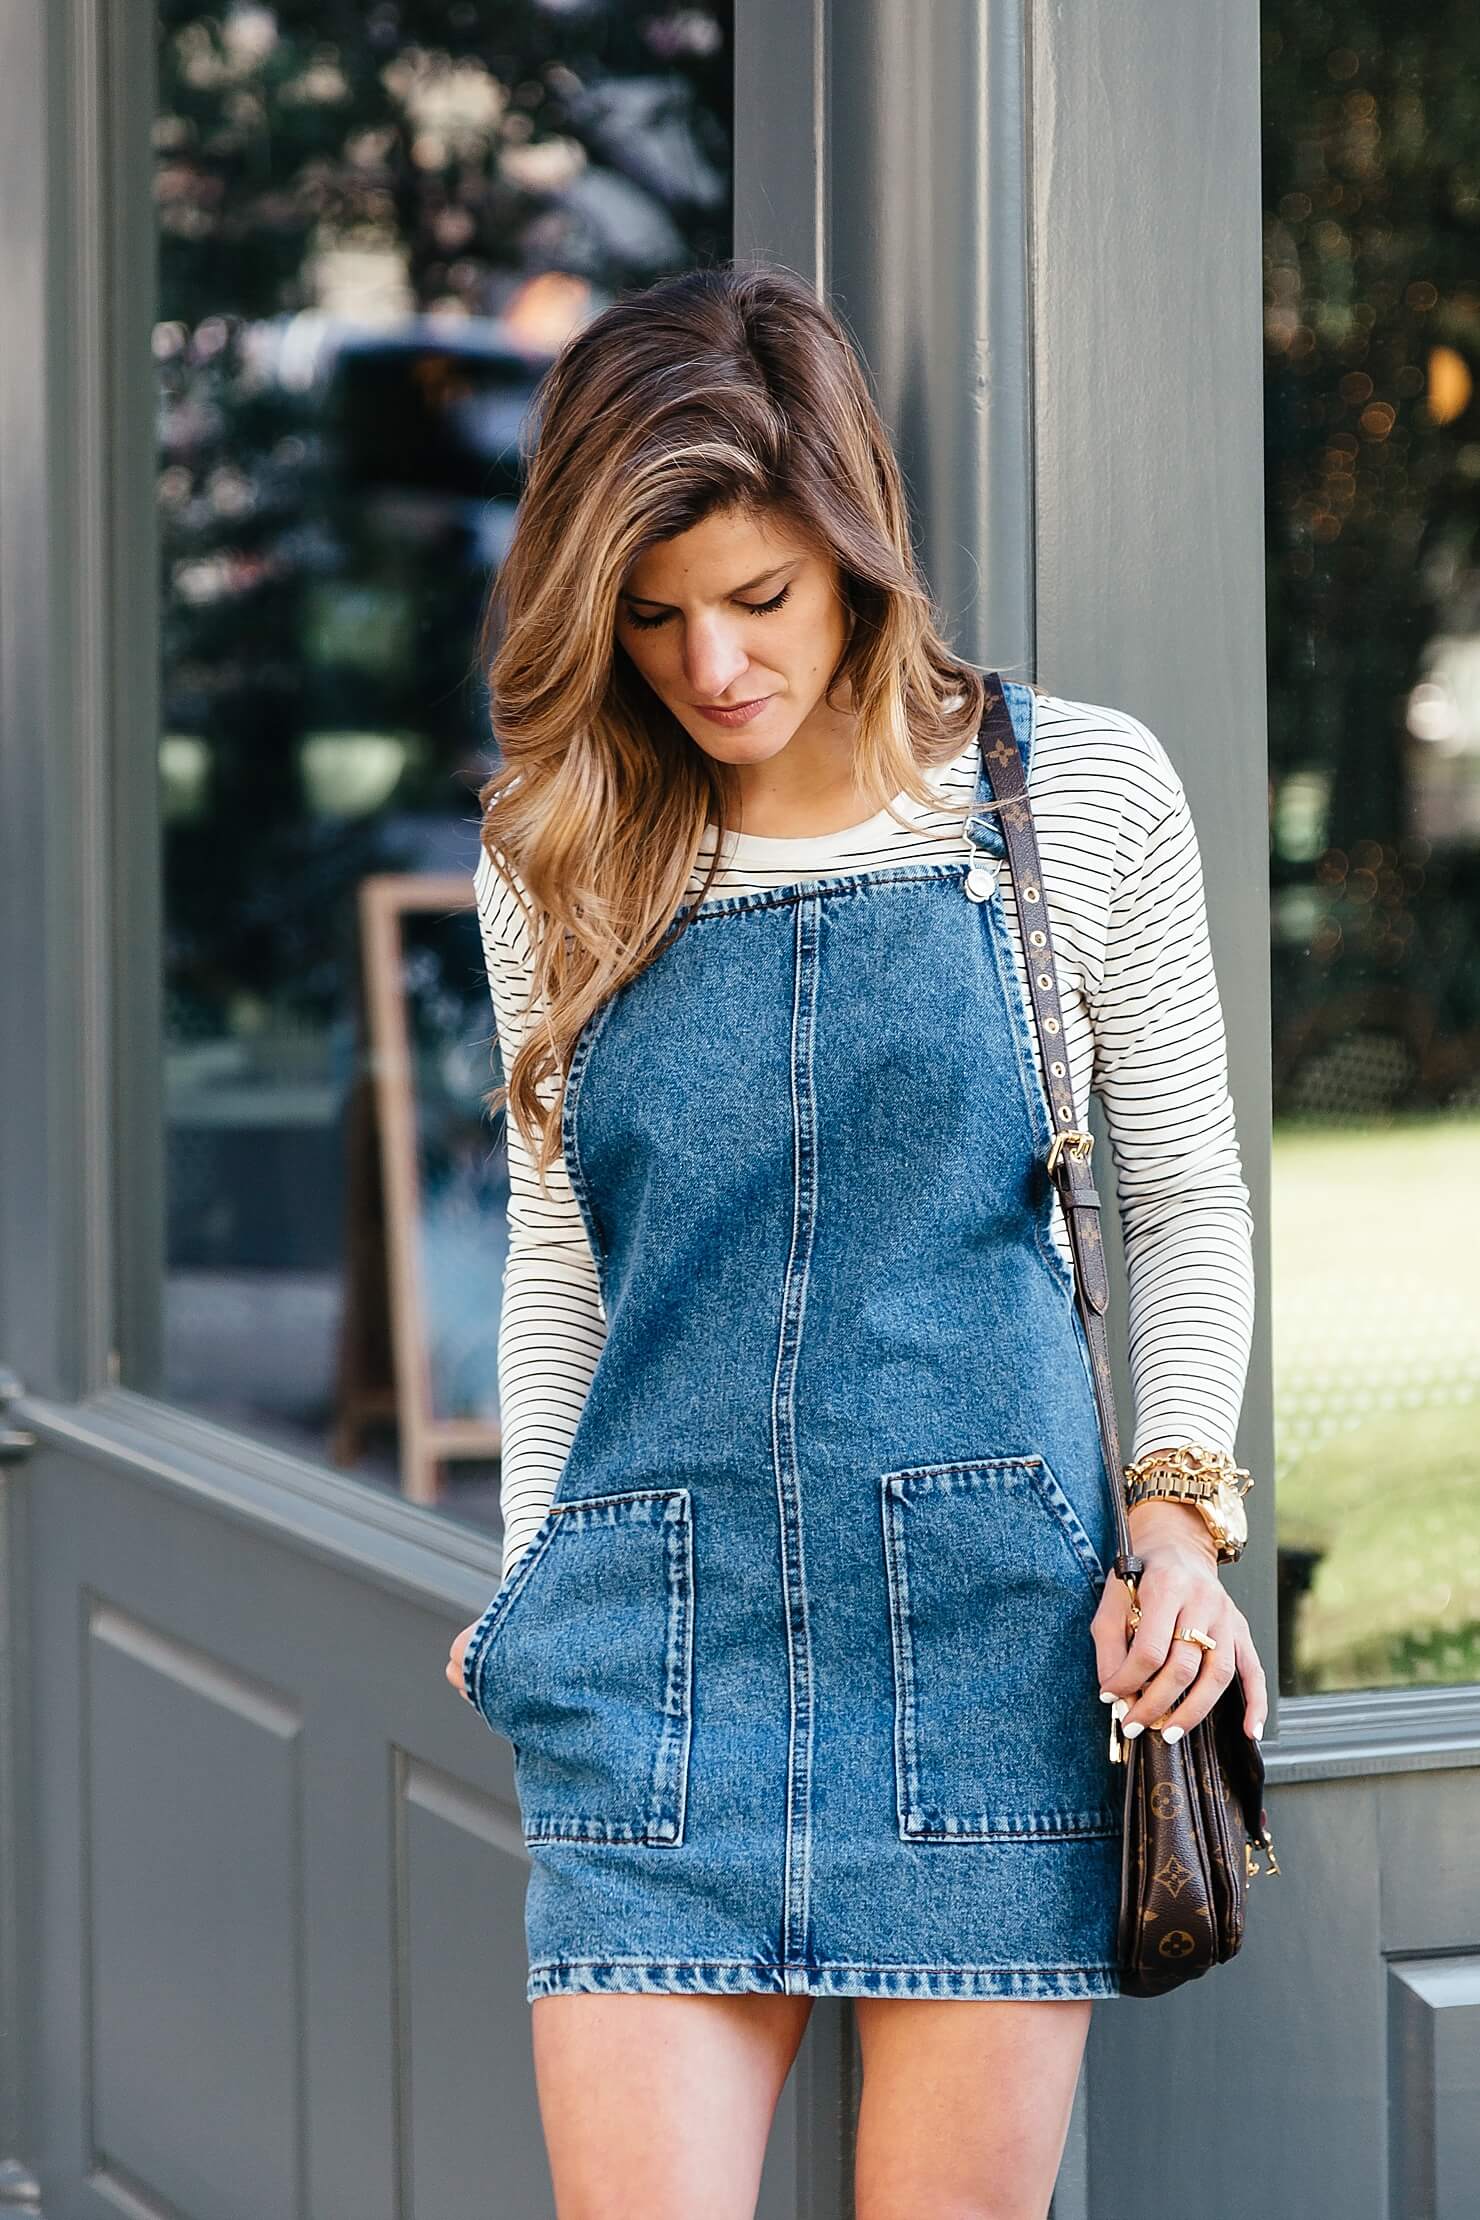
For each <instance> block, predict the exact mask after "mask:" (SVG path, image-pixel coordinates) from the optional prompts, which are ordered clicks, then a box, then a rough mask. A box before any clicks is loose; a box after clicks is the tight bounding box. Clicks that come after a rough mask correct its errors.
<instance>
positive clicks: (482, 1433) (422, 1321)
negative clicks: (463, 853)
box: [330, 872, 502, 1503]
mask: <svg viewBox="0 0 1480 2220" xmlns="http://www.w3.org/2000/svg"><path fill="white" fill-rule="evenodd" d="M358 899H359V919H360V949H361V963H362V967H363V974H364V986H365V1023H366V1034H367V1038H368V1042H369V1067H370V1068H369V1073H368V1077H367V1079H366V1080H363V1081H362V1082H361V1083H360V1085H359V1087H358V1088H357V1091H356V1099H355V1101H354V1102H353V1103H352V1105H351V1110H350V1121H349V1131H348V1140H347V1151H348V1160H347V1166H346V1171H347V1198H348V1208H347V1221H348V1225H347V1246H346V1255H345V1311H344V1325H343V1330H342V1333H341V1337H340V1361H339V1378H338V1386H337V1394H336V1411H335V1423H334V1430H333V1435H332V1440H331V1448H330V1455H331V1457H332V1459H333V1462H334V1463H335V1464H336V1465H340V1466H350V1465H353V1464H354V1463H355V1462H356V1461H357V1460H358V1457H359V1455H360V1450H361V1445H362V1442H363V1438H364V1433H365V1430H366V1429H367V1428H368V1427H369V1426H371V1425H376V1424H384V1423H385V1422H386V1421H387V1420H391V1421H394V1423H395V1424H396V1426H397V1428H398V1431H399V1437H400V1468H401V1492H402V1494H403V1495H405V1496H407V1497H409V1498H410V1500H411V1501H412V1502H414V1503H435V1502H437V1501H438V1500H439V1498H440V1496H441V1493H442V1466H443V1464H444V1462H445V1461H446V1460H448V1459H449V1458H486V1457H496V1456H498V1455H499V1453H500V1450H501V1446H502V1428H501V1427H500V1425H499V1424H498V1422H497V1420H493V1419H480V1418H439V1417H438V1416H437V1413H436V1408H435V1402H434V1397H433V1391H432V1368H431V1361H430V1349H429V1335H428V1324H429V1320H428V1313H427V1303H426V1293H425V1288H424V1285H423V1278H422V1258H421V1242H420V1238H419V1222H420V1213H421V1190H420V1174H419V1157H418V1146H417V1140H418V1136H417V1110H416V1086H415V1064H414V1059H413V1056H412V1049H411V1028H410V1025H409V1024H408V1021H407V1013H406V992H405V973H404V961H405V952H404V937H403V926H404V921H405V919H406V918H407V917H408V916H413V915H427V914H430V915H434V916H446V915H447V914H448V912H449V911H457V910H471V909H473V908H474V907H475V899H474V895H473V889H472V881H471V879H470V878H469V876H468V875H467V874H465V873H450V872H449V873H443V872H378V873H374V874H372V875H371V876H370V877H369V878H366V879H363V880H362V881H361V882H360V887H359V896H358ZM387 1360H388V1362H387ZM387 1372H389V1378H387Z"/></svg>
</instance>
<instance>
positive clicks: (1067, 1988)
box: [525, 1958, 1120, 2004]
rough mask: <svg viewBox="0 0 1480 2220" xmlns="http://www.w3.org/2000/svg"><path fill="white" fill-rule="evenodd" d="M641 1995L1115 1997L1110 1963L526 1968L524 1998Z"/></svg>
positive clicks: (601, 1963) (649, 1962)
mask: <svg viewBox="0 0 1480 2220" xmlns="http://www.w3.org/2000/svg"><path fill="white" fill-rule="evenodd" d="M592 1993H596V1994H607V1993H617V1994H627V1995H647V1996H731V1995H736V1994H740V1993H746V1994H769V1995H773V1996H783V1995H786V1996H919V1997H951V1996H959V1997H983V1998H985V1997H1006V1998H1017V1999H1019V2000H1020V2001H1033V2000H1035V1999H1045V2000H1049V1999H1058V2000H1060V2001H1072V2000H1074V1999H1076V1998H1094V1997H1106V1996H1119V1994H1120V1972H1119V1969H1118V1967H1116V1966H1113V1965H1087V1966H881V1965H849V1964H846V1963H842V1964H827V1963H824V1964H820V1965H793V1966H787V1967H783V1966H779V1965H776V1964H774V1963H762V1962H760V1961H758V1960H755V1959H748V1958H709V1959H704V1958H547V1959H543V1960H541V1961H540V1962H538V1963H537V1964H535V1965H532V1966H531V1967H530V1970H529V1981H528V1984H527V1986H526V1989H525V2001H526V2002H527V2003H530V2004H533V2003H534V2001H535V1999H536V1998H537V1997H542V1996H561V1995H564V1996H571V1995H581V1994H592Z"/></svg>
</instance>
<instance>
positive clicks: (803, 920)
mask: <svg viewBox="0 0 1480 2220" xmlns="http://www.w3.org/2000/svg"><path fill="white" fill-rule="evenodd" d="M820 919H821V907H820V904H819V903H818V902H817V901H816V900H809V901H804V902H803V901H799V902H798V904H797V908H796V921H795V931H794V946H795V956H794V965H793V978H792V1018H791V1050H790V1065H791V1111H792V1223H791V1246H790V1251H789V1253H788V1256H787V1260H786V1274H785V1278H784V1280H783V1282H782V1291H781V1319H780V1327H779V1331H778V1334H777V1341H776V1362H775V1367H774V1371H773V1375H772V1383H771V1459H772V1468H773V1471H774V1474H775V1480H776V1498H777V1512H778V1518H779V1523H780V1546H781V1563H782V1588H783V1602H784V1605H785V1612H786V1662H787V1681H788V1695H789V1704H790V1718H789V1721H788V1734H787V1760H786V1853H785V1858H784V1861H783V1874H782V1905H781V1948H780V1955H781V1958H782V1960H783V1961H784V1962H785V1961H789V1960H790V1959H792V1957H793V1956H794V1955H801V1954H802V1953H803V1952H804V1951H805V1949H806V1939H807V1927H808V1921H809V1917H810V1859H811V1800H812V1741H813V1692H812V1661H811V1655H810V1632H809V1628H808V1624H807V1577H806V1564H805V1559H804V1555H803V1544H802V1522H801V1510H800V1501H799V1497H800V1486H801V1475H800V1472H799V1469H798V1465H797V1453H796V1406H795V1392H796V1374H797V1366H798V1362H799V1359H800V1354H801V1339H802V1322H803V1318H804V1315H805V1311H806V1300H807V1280H808V1274H809V1270H810V1266H811V1256H812V1233H813V1226H814V1223H815V1217H816V1196H817V1188H816V1131H815V1127H816V1095H815V1089H814V1086H813V1074H812V1055H813V1044H814V1030H815V1023H816V1007H817V974H818V968H819V958H818V943H819V937H820V935H819V927H820ZM799 1738H800V1743H801V1756H800V1758H799V1757H798V1741H799ZM794 1945H795V1950H794V1947H793V1946H794Z"/></svg>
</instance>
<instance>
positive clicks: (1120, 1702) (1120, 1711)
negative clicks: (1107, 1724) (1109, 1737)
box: [1111, 1696, 1131, 1719]
mask: <svg viewBox="0 0 1480 2220" xmlns="http://www.w3.org/2000/svg"><path fill="white" fill-rule="evenodd" d="M1130 1708H1131V1700H1130V1697H1129V1696H1117V1697H1116V1699H1115V1709H1114V1711H1113V1713H1112V1714H1111V1716H1112V1717H1113V1718H1116V1719H1123V1718H1124V1717H1125V1715H1126V1713H1127V1712H1128V1711H1129V1710H1130Z"/></svg>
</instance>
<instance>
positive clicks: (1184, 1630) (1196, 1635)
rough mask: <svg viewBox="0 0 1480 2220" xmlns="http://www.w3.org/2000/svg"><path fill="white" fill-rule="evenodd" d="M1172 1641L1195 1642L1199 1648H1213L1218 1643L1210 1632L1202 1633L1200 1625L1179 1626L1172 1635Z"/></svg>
mask: <svg viewBox="0 0 1480 2220" xmlns="http://www.w3.org/2000/svg"><path fill="white" fill-rule="evenodd" d="M1172 1640H1173V1641H1174V1642H1196V1644H1197V1646H1198V1648H1199V1649H1200V1650H1215V1649H1216V1648H1217V1647H1218V1645H1217V1643H1216V1642H1215V1641H1214V1640H1213V1637H1212V1635H1211V1634H1204V1632H1203V1630H1202V1628H1201V1627H1200V1626H1179V1627H1178V1629H1177V1631H1176V1633H1175V1634H1174V1635H1173V1636H1172Z"/></svg>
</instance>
